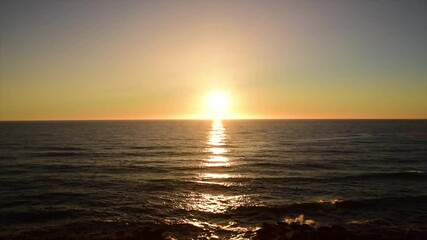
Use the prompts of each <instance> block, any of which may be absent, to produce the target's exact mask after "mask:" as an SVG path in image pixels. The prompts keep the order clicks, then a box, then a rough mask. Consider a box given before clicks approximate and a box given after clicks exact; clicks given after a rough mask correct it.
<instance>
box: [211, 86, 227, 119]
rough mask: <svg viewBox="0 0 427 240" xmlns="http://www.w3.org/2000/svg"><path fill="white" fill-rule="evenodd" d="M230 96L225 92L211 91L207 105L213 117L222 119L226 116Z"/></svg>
mask: <svg viewBox="0 0 427 240" xmlns="http://www.w3.org/2000/svg"><path fill="white" fill-rule="evenodd" d="M228 101H229V100H228V97H227V95H226V94H225V93H224V92H220V91H216V92H211V93H210V94H209V95H208V98H207V105H208V106H207V107H208V108H209V110H210V112H211V117H212V118H216V119H221V118H224V117H225V114H226V112H227V107H228Z"/></svg>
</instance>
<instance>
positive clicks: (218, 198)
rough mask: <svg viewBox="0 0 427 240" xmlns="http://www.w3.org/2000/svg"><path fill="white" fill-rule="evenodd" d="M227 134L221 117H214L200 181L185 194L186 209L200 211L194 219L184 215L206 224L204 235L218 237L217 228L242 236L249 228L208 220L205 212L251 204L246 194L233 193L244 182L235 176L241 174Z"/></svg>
mask: <svg viewBox="0 0 427 240" xmlns="http://www.w3.org/2000/svg"><path fill="white" fill-rule="evenodd" d="M228 140H229V138H228V135H227V133H226V128H225V127H224V125H223V122H222V121H221V120H218V119H217V120H213V122H212V125H211V127H210V129H209V133H208V137H207V143H206V148H205V152H206V153H207V155H206V157H205V158H203V159H201V161H200V170H201V172H199V173H198V175H197V177H196V179H194V182H196V183H197V184H199V186H200V188H198V190H196V191H193V192H191V193H190V194H186V199H187V201H186V203H184V205H181V206H182V207H184V206H185V209H186V210H187V211H198V212H199V214H201V215H200V216H199V217H198V215H197V214H196V215H194V217H193V218H192V219H181V220H182V221H184V222H185V223H187V224H191V225H194V226H196V227H199V228H203V229H204V230H205V231H206V234H207V235H205V236H204V238H206V239H217V238H218V236H216V234H217V233H218V232H217V231H220V232H221V231H231V232H233V233H235V234H236V235H235V236H234V237H227V238H229V239H241V237H240V234H242V233H243V232H245V231H247V229H240V228H238V227H236V226H235V225H234V224H229V223H226V224H224V223H219V222H211V221H209V222H206V219H205V218H204V217H203V215H204V213H209V214H212V213H214V214H223V213H225V212H227V211H230V210H233V209H236V208H238V207H240V206H245V205H249V204H250V196H249V195H247V194H230V191H228V190H227V189H228V188H230V187H233V188H235V187H241V186H242V183H241V182H239V181H237V182H236V181H235V180H233V179H235V178H240V177H241V175H240V174H235V173H234V172H233V169H232V167H233V164H232V158H231V157H230V152H229V151H228V150H227V148H226V147H227V144H228Z"/></svg>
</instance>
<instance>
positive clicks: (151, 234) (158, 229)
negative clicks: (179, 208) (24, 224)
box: [0, 222, 425, 240]
mask: <svg viewBox="0 0 427 240" xmlns="http://www.w3.org/2000/svg"><path fill="white" fill-rule="evenodd" d="M167 232H168V231H167V227H165V226H159V225H153V226H145V227H142V228H140V229H137V230H132V231H123V230H118V231H109V232H106V231H98V232H93V233H88V232H87V231H85V230H84V229H73V230H71V229H68V230H65V231H64V229H62V230H61V229H50V230H31V231H26V232H21V233H15V234H13V233H12V234H8V235H6V236H2V237H0V239H10V240H57V239H58V240H172V239H175V238H171V237H169V236H168V234H167ZM246 236H247V238H248V239H253V240H334V239H336V240H386V238H383V237H382V236H380V235H378V234H372V233H363V232H355V231H349V230H347V229H346V228H344V227H342V226H339V225H331V226H320V227H315V226H314V225H310V224H306V223H302V224H301V223H298V222H291V223H289V222H277V223H263V224H262V227H261V228H259V229H258V230H256V231H254V232H250V233H248V234H246ZM420 237H421V238H420ZM423 237H425V236H424V235H423V236H414V235H411V234H410V233H408V234H407V235H406V236H405V238H402V240H418V239H423ZM242 238H246V237H242ZM178 239H186V238H178ZM189 239H193V237H189ZM198 239H221V238H208V237H202V238H198Z"/></svg>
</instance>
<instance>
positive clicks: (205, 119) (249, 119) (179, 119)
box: [0, 118, 427, 122]
mask: <svg viewBox="0 0 427 240" xmlns="http://www.w3.org/2000/svg"><path fill="white" fill-rule="evenodd" d="M215 120H223V121H253V120H265V121H275V120H276V121H295V120H298V121H301V120H307V121H310V120H317V121H319V120H320V121H322V120H323V121H328V120H344V121H345V120H372V121H375V120H389V121H393V120H408V121H410V120H427V118H223V119H212V118H129V119H122V118H118V119H114V118H111V119H12V120H0V122H91V121H93V122H102V121H105V122H107V121H123V122H126V121H215Z"/></svg>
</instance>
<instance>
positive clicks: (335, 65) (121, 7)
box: [0, 0, 427, 121]
mask: <svg viewBox="0 0 427 240" xmlns="http://www.w3.org/2000/svg"><path fill="white" fill-rule="evenodd" d="M426 9H427V4H425V3H422V2H408V3H406V4H403V3H397V2H383V3H377V2H369V1H366V2H359V3H346V4H344V3H341V2H340V1H336V2H334V1H330V2H327V3H326V2H323V3H318V2H311V1H295V2H286V1H283V2H280V1H279V2H278V1H262V2H261V1H203V0H202V1H191V0H185V1H179V2H178V1H131V0H129V1H120V2H117V1H91V2H87V1H40V2H38V1H35V2H27V1H2V2H1V5H0V16H1V21H0V28H1V32H2V34H0V42H1V44H0V50H1V51H0V120H3V121H7V120H97V119H99V120H107V119H210V118H213V117H215V114H216V116H220V117H221V118H230V119H426V118H427V67H426V64H425V63H426V62H427V48H426V47H425V42H427V17H426V16H427V10H426ZM214 92H222V93H223V94H224V95H225V98H226V99H227V100H226V104H225V105H226V106H222V107H221V108H223V109H221V112H219V110H218V109H216V108H218V106H215V105H212V103H208V102H207V101H208V100H207V99H209V96H210V95H212V93H214ZM219 102H221V100H219ZM213 109H216V110H215V111H216V113H215V114H213V113H212V111H213Z"/></svg>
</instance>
